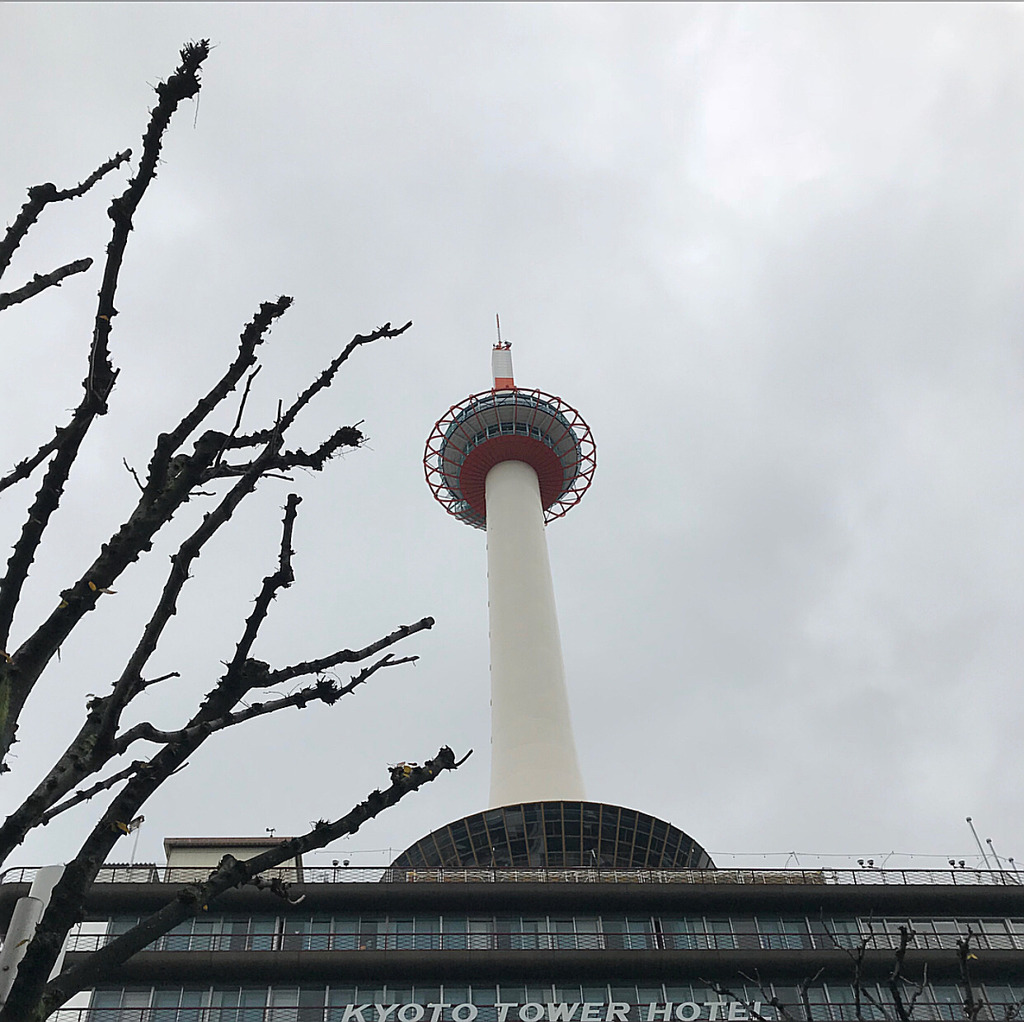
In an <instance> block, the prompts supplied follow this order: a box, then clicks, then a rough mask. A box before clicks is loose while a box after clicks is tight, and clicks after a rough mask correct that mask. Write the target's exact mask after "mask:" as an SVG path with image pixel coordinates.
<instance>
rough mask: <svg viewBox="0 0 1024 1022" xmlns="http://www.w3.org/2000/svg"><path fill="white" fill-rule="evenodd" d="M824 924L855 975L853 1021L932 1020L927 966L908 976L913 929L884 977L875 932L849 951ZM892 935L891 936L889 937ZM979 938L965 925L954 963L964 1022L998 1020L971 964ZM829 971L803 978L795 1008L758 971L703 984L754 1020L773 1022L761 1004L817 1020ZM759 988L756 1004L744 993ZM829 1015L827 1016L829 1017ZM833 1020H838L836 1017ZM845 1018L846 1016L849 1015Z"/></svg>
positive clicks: (1008, 1010) (1007, 1020)
mask: <svg viewBox="0 0 1024 1022" xmlns="http://www.w3.org/2000/svg"><path fill="white" fill-rule="evenodd" d="M822 925H823V927H824V929H825V932H826V933H827V934H828V936H829V938H830V940H831V942H832V946H833V947H834V948H835V949H836V950H837V951H842V952H843V953H844V954H845V955H846V957H847V958H848V959H849V962H850V966H851V972H850V974H849V979H848V982H849V984H850V987H851V988H852V991H853V998H854V999H853V1003H852V1004H844V1005H842V1008H843V1009H852V1010H851V1011H850V1014H849V1017H851V1018H852V1019H853V1020H855V1022H878V1020H885V1022H919V1020H921V1019H922V1018H925V1017H931V1015H930V1013H927V1014H922V1012H921V1011H920V1008H921V1005H922V997H923V996H924V995H925V992H926V990H927V987H928V965H927V963H923V964H922V966H921V973H920V978H919V979H915V978H912V977H911V976H908V975H907V971H906V970H907V964H906V958H907V951H908V950H909V949H910V948H911V947H912V945H913V944H914V943H915V941H916V938H917V936H918V934H917V933H916V932H915V931H914V930H913V929H912V928H911V927H909V926H903V925H901V926H899V927H898V933H899V942H898V944H897V945H896V947H895V948H890V947H889V945H888V944H887V945H886V949H887V950H892V952H893V955H892V959H891V961H890V962H888V963H887V967H886V970H885V973H884V975H883V974H882V973H880V972H879V971H878V970H879V968H880V966H881V965H882V964H886V963H884V962H882V963H879V962H874V963H869V961H868V952H869V951H870V950H872V949H873V948H874V947H875V940H876V937H877V936H878V934H877V933H875V932H871V929H870V927H869V931H868V932H866V933H864V934H863V935H862V936H861V937H860V939H859V940H858V941H857V943H856V944H855V945H854V946H853V947H851V946H849V945H848V943H847V942H846V941H841V940H839V939H838V937H837V936H836V934H835V933H833V932H832V930H831V929H830V928H829V927H828V925H827V924H826V923H825V920H824V918H823V919H822ZM886 936H888V935H886ZM976 938H977V934H976V933H974V931H973V930H972V929H971V928H970V926H968V927H967V932H966V933H965V934H963V935H962V936H960V937H957V939H956V959H957V963H958V965H959V983H958V989H959V992H960V995H961V1001H960V1007H959V1014H958V1016H957V1017H958V1018H960V1019H962V1020H963V1022H978V1020H979V1019H982V1018H994V1017H995V1015H994V1013H993V1012H992V1007H993V1006H991V1005H989V1004H988V1002H987V1001H986V1000H985V999H984V996H983V995H982V994H981V993H980V991H979V990H978V987H977V984H976V983H975V981H974V978H973V975H972V971H971V962H972V961H975V960H976V958H977V955H975V954H974V951H973V950H972V941H975V940H976ZM869 964H872V965H873V970H872V975H874V976H875V978H876V979H878V980H880V981H881V983H882V985H883V986H884V987H885V988H886V989H887V991H888V995H889V996H888V998H883V997H880V996H878V990H877V984H876V983H875V982H873V981H871V980H870V979H869V976H868V966H869ZM824 973H825V967H824V966H823V967H821V968H819V969H818V970H817V971H816V972H815V973H813V974H811V975H808V976H805V977H804V978H803V979H802V980H801V981H800V982H799V983H797V985H796V995H797V1003H796V1004H787V1003H785V1002H783V1001H782V1000H781V999H780V998H779V997H778V995H777V994H775V993H774V992H773V991H772V988H771V984H770V983H767V982H765V981H764V980H763V979H762V978H761V975H760V973H759V972H757V971H756V970H755V972H754V974H753V975H750V974H748V973H745V972H738V974H737V975H738V976H739V978H740V979H742V980H743V981H744V984H745V985H744V986H739V985H737V984H732V983H730V984H729V985H728V986H727V985H725V984H723V983H721V982H718V981H716V980H710V979H703V978H702V979H701V980H700V982H701V983H703V984H704V985H705V986H707V987H709V988H710V989H712V990H714V992H715V993H716V994H718V996H719V997H722V998H725V1000H726V1001H728V1002H730V1003H737V1004H740V1005H742V1006H743V1007H744V1009H745V1010H746V1015H747V1018H749V1019H754V1020H755V1022H771V1016H766V1015H765V1013H764V1012H763V1010H762V1005H765V1006H767V1007H770V1008H772V1009H774V1012H775V1015H774V1018H775V1019H776V1020H779V1019H781V1020H782V1022H814V1020H815V1018H816V1017H818V1018H820V1017H821V1016H820V1015H818V1014H817V1013H816V1011H815V1008H814V1006H813V1005H812V1003H811V999H810V996H809V990H810V989H811V988H812V987H813V986H814V985H815V984H816V983H817V982H818V980H819V979H820V978H821V977H822V975H823V974H824ZM751 987H752V988H755V989H756V990H757V991H758V992H759V995H760V997H759V999H758V1000H752V999H751V998H749V997H748V996H747V994H746V992H745V991H746V990H747V989H749V988H751ZM1003 1007H1004V1014H1003V1022H1014V1020H1015V1019H1017V1018H1019V1017H1020V1014H1021V1010H1022V1008H1024V1005H1022V1004H1020V1003H1015V1004H1006V1005H1004V1006H1003ZM825 1017H828V1016H825ZM833 1017H835V1016H833ZM842 1017H847V1016H846V1015H845V1014H844V1015H843V1016H842Z"/></svg>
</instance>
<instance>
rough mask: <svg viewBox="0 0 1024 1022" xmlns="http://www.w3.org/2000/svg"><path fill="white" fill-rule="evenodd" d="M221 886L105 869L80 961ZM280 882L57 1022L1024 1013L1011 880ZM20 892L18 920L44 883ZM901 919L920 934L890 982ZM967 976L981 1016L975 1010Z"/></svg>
mask: <svg viewBox="0 0 1024 1022" xmlns="http://www.w3.org/2000/svg"><path fill="white" fill-rule="evenodd" d="M206 872H207V870H206V869H205V868H201V867H196V866H189V867H181V866H178V867H175V866H171V867H159V868H158V867H156V866H132V867H109V868H106V869H105V870H104V872H103V874H102V875H101V877H100V882H99V883H97V885H96V886H95V888H94V892H93V897H92V901H91V905H90V918H89V919H88V920H86V921H85V922H83V923H82V924H81V925H80V926H79V928H78V929H77V931H76V932H75V933H73V934H72V936H71V938H70V940H69V943H68V952H67V963H68V964H73V963H74V961H75V959H76V957H77V956H78V955H81V954H87V953H88V952H89V951H91V950H94V949H95V948H96V947H98V946H100V945H102V944H103V943H104V942H105V941H107V940H109V939H111V937H113V936H116V935H117V934H118V933H122V932H124V931H125V930H126V929H128V928H129V927H131V926H133V925H134V924H135V923H136V922H137V921H138V919H139V918H140V916H143V915H145V914H146V913H148V912H150V911H152V910H154V909H156V908H158V907H159V906H160V905H162V904H164V903H165V902H166V901H167V900H168V899H169V898H171V897H173V896H174V892H175V890H176V889H177V888H178V887H179V886H180V885H181V884H182V883H184V882H187V881H189V880H193V879H196V878H198V877H201V876H204V875H205V873H206ZM278 872H279V873H280V875H281V876H282V877H283V878H285V879H287V880H289V881H290V882H291V883H292V887H291V888H290V891H289V895H290V897H289V900H287V901H285V900H282V899H280V898H275V897H274V896H273V895H272V894H270V893H269V892H268V891H256V890H243V891H235V892H232V893H231V894H229V895H227V896H225V897H224V898H223V900H222V903H221V904H219V905H218V906H217V907H216V909H211V911H210V912H208V913H203V914H202V915H200V916H197V917H196V918H194V919H192V920H189V921H188V922H187V923H186V924H184V925H183V926H181V927H179V928H178V929H177V930H175V931H173V932H171V933H169V934H167V935H166V936H165V937H163V938H161V939H160V940H159V941H158V942H157V943H156V944H155V945H153V946H152V947H151V948H149V949H147V950H146V951H145V952H142V953H141V954H139V955H137V956H136V957H135V958H134V959H133V960H131V961H130V962H129V963H128V964H127V965H125V966H124V967H123V969H122V972H121V974H120V975H119V977H118V978H117V981H116V982H114V983H111V984H109V985H107V986H105V987H103V988H101V989H97V990H95V991H93V992H91V993H90V994H89V995H88V1001H87V1003H84V1004H83V1005H82V1006H81V1007H78V1008H66V1009H63V1010H62V1011H61V1012H60V1015H61V1016H62V1018H61V1020H60V1022H671V1020H677V1022H697V1020H701V1022H726V1020H728V1022H737V1020H749V1019H751V1018H754V1019H757V1018H764V1019H785V1018H787V1017H789V1018H793V1019H801V1020H803V1019H812V1020H837V1022H839V1020H843V1022H845V1020H856V1019H869V1020H872V1022H874V1020H882V1019H894V1020H899V1019H901V1018H903V1017H907V1018H911V1019H914V1020H918V1019H922V1020H925V1019H927V1020H930V1019H936V1020H939V1019H945V1020H951V1022H952V1020H956V1019H962V1018H971V1017H974V1018H978V1019H985V1020H989V1019H991V1020H1005V1022H1012V1020H1013V1019H1014V1018H1017V1017H1018V1014H1019V1012H1020V1011H1021V1004H1022V1002H1024V888H1022V887H1021V885H1020V883H1019V882H1018V880H1019V878H1018V877H1017V875H1016V874H1013V873H989V872H984V871H972V870H965V869H960V870H950V871H946V872H929V873H923V872H905V871H897V870H875V869H858V870H853V871H843V870H773V871H748V870H721V869H686V868H683V869H680V868H658V869H651V868H636V869H626V868H621V867H617V868H611V869H609V868H601V867H594V866H582V867H552V866H548V867H535V868H521V869H520V868H500V867H490V868H489V867H471V868H464V869H458V868H428V867H423V866H420V867H403V866H390V867H381V868H378V869H366V868H354V867H349V868H345V867H338V868H327V869H322V868H310V867H305V868H303V867H295V866H293V867H289V868H282V869H281V870H280V871H278ZM2 879H3V882H2V883H0V911H2V912H3V913H5V915H8V914H9V913H10V910H11V907H12V905H13V903H14V901H15V900H16V898H17V897H19V896H20V895H21V894H23V893H24V891H25V890H27V884H28V881H29V879H30V876H29V873H28V872H27V871H17V870H12V871H9V872H8V873H7V874H5V875H4V877H3V878H2ZM295 902H298V903H297V904H296V903H295ZM901 927H902V928H905V929H906V930H907V931H908V932H909V933H911V934H912V937H911V939H910V942H909V945H908V949H907V951H906V955H905V958H904V961H903V965H902V976H901V977H900V978H898V979H897V980H896V981H895V983H893V981H892V980H891V977H892V972H893V969H894V966H895V962H896V957H897V952H898V949H899V947H900V942H901ZM968 935H969V939H968ZM965 939H968V955H967V956H966V960H965V956H964V955H963V953H962V952H961V950H960V948H959V947H958V941H963V940H965ZM964 965H966V967H967V970H968V972H967V978H968V981H969V987H970V990H971V998H972V1000H973V1002H975V1003H976V1004H977V1009H976V1010H974V1009H973V1008H972V1009H971V1010H970V1011H967V1010H965V1006H964V1002H965V999H966V996H967V990H968V984H965V982H964V979H965V977H964V973H963V971H962V970H963V966H964ZM897 992H898V993H899V995H900V997H901V998H902V1010H903V1011H904V1012H906V1015H905V1016H904V1015H901V1013H900V1009H899V1008H898V1007H897V1003H898V999H897V997H896V993H897Z"/></svg>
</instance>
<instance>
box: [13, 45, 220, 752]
mask: <svg viewBox="0 0 1024 1022" xmlns="http://www.w3.org/2000/svg"><path fill="white" fill-rule="evenodd" d="M209 51H210V47H209V42H208V41H206V40H201V41H199V42H197V43H189V44H187V45H186V46H184V47H183V48H182V50H181V63H180V65H179V66H178V68H177V70H176V71H175V72H174V74H172V75H171V76H170V77H169V78H168V79H167V81H165V82H161V83H160V84H158V85H157V87H156V91H157V95H158V97H159V98H158V102H157V104H156V106H154V108H153V110H152V113H151V116H150V121H149V126H148V127H147V129H146V133H145V135H144V136H143V140H142V157H141V159H140V162H139V169H138V172H137V173H136V175H135V177H133V178H131V179H130V180H129V182H128V187H127V188H126V189H125V191H124V192H123V193H122V194H121V195H120V196H118V197H117V198H115V199H114V200H113V202H111V204H110V208H109V209H108V210H107V214H108V216H109V217H110V219H111V220H112V222H113V230H112V233H111V238H110V242H109V243H108V245H107V249H106V258H105V260H104V267H103V280H102V282H101V284H100V290H99V299H98V303H97V309H96V316H95V320H94V324H95V325H94V328H93V335H92V343H91V346H90V349H89V368H88V372H87V374H86V378H85V380H84V381H83V387H84V390H85V394H84V396H83V398H82V401H81V403H80V404H79V406H78V407H77V408H76V409H75V412H74V413H73V416H72V419H71V422H70V423H69V424H68V425H67V426H66V427H65V428H64V429H63V430H61V431H60V432H59V434H58V435H59V441H58V443H57V445H56V447H55V449H54V451H53V455H54V456H53V458H52V460H51V461H50V463H49V465H48V466H47V469H46V471H45V473H44V474H43V482H42V485H41V487H40V489H39V492H38V493H37V494H36V498H35V500H34V501H33V503H32V506H31V507H30V509H29V512H28V515H27V517H26V520H25V523H24V525H23V526H22V530H21V535H20V536H19V538H18V540H17V542H16V543H15V546H14V552H13V553H12V555H11V557H10V559H9V560H8V562H7V573H6V575H5V576H4V578H3V580H2V581H0V649H3V648H6V647H7V644H8V641H9V638H10V630H11V626H12V623H13V620H14V613H15V610H16V608H17V606H18V603H19V601H20V598H21V592H22V588H23V586H24V583H25V579H26V578H27V577H28V572H29V568H30V567H31V565H32V562H33V560H34V559H35V554H36V550H37V549H38V547H39V543H40V542H41V540H42V537H43V534H44V532H45V531H46V527H47V525H48V524H49V521H50V518H51V516H52V515H53V513H54V511H56V509H57V506H58V504H59V503H60V498H61V495H62V494H63V490H64V485H65V483H66V482H67V479H68V476H69V475H70V472H71V468H72V466H73V465H74V463H75V460H76V458H77V456H78V451H79V449H80V446H81V443H82V440H83V439H84V437H85V435H86V433H87V432H88V430H89V428H90V426H91V425H92V423H93V421H94V419H95V417H96V416H97V415H103V414H105V413H106V411H107V398H108V397H109V395H110V391H111V390H112V389H113V386H114V382H115V380H116V379H117V372H116V371H115V369H114V367H113V365H112V364H111V361H110V355H109V339H110V332H111V324H112V321H113V318H114V317H115V316H116V315H117V309H116V308H115V307H114V299H115V297H116V292H117V285H118V277H119V274H120V271H121V264H122V261H123V259H124V252H125V249H126V247H127V244H128V236H129V233H130V232H131V230H132V217H133V216H134V214H135V211H136V210H137V209H138V206H139V203H140V202H141V201H142V198H143V196H144V195H145V193H146V189H147V188H148V187H149V185H150V183H151V182H152V180H153V178H154V177H155V175H156V167H157V161H158V159H159V156H160V150H161V148H162V144H163V135H164V132H165V131H166V129H167V125H168V124H169V123H170V119H171V115H172V114H173V113H174V111H175V110H176V109H177V107H178V105H179V104H180V103H181V102H182V101H183V100H185V99H188V98H190V97H192V96H194V95H195V94H196V93H197V92H198V91H199V87H200V85H199V70H200V67H201V66H202V63H203V61H204V60H205V59H206V57H207V55H208V54H209ZM126 158H127V155H126V154H119V155H118V156H117V157H114V160H113V161H111V165H112V166H116V165H117V164H118V163H120V162H123V159H126ZM105 167H106V165H105ZM106 169H110V168H109V167H107V168H106ZM106 169H105V168H103V167H101V168H100V170H99V171H97V172H96V174H94V175H93V176H92V179H87V180H86V181H85V182H83V183H82V184H81V185H79V187H78V189H70V190H69V192H68V193H67V194H66V195H62V194H61V193H58V192H57V190H56V188H54V187H53V186H52V185H42V186H37V188H36V189H34V190H30V193H29V202H28V203H27V204H26V205H25V206H24V207H23V208H22V212H21V214H20V215H19V217H18V219H17V220H16V221H15V223H14V224H13V225H12V227H11V228H10V230H8V232H7V236H6V238H5V239H4V242H3V243H2V244H0V272H2V270H3V269H5V268H6V266H7V263H8V262H9V260H10V254H11V253H13V251H14V249H15V248H16V247H17V245H18V244H19V243H20V241H21V238H22V237H24V234H25V232H26V231H27V230H28V229H29V227H30V226H31V225H32V223H34V222H35V219H36V217H37V216H38V214H39V210H41V209H42V207H43V206H44V205H46V203H47V202H52V201H58V200H60V199H62V198H71V197H73V196H74V195H75V194H81V193H82V191H84V190H86V189H87V188H88V187H91V183H92V181H93V179H95V180H99V178H100V177H101V176H102V174H103V173H106ZM33 192H34V193H35V194H34V195H33ZM144 531H145V530H144ZM153 531H155V530H153ZM145 543H148V539H144V540H143V544H145ZM141 549H142V546H139V547H136V548H135V549H134V550H133V551H131V552H130V553H129V554H128V558H129V560H134V559H135V557H137V556H138V554H139V551H140V550H141ZM115 560H116V558H115ZM126 563H127V562H126ZM86 581H87V582H91V583H92V587H93V588H92V591H93V592H96V591H97V590H98V589H104V588H107V587H109V585H110V581H109V580H106V579H102V578H100V579H94V578H91V579H87V580H86ZM82 595H84V593H83V594H82ZM64 602H69V601H68V600H67V597H65V598H64ZM94 605H95V601H93V602H91V603H88V605H87V606H84V608H83V612H84V610H88V609H91V608H92V606H94ZM51 618H52V616H51ZM65 618H66V620H65V621H64V622H58V621H52V620H51V619H48V620H47V624H45V625H44V626H43V628H42V629H40V630H38V631H37V632H36V633H35V638H36V640H37V641H36V642H35V643H34V644H32V643H31V640H30V648H29V649H28V650H26V649H25V647H24V646H23V647H22V649H20V650H19V651H18V654H15V660H16V661H18V662H16V663H13V664H12V663H3V664H0V707H3V712H2V714H0V769H3V768H4V767H5V766H6V763H5V761H6V757H7V754H8V752H9V750H10V747H11V745H12V744H13V742H14V740H15V736H16V732H17V723H18V718H19V716H20V713H21V708H22V706H23V705H24V703H25V700H26V699H27V698H28V695H29V693H30V692H31V690H32V688H33V687H34V685H35V682H36V680H37V679H38V677H39V674H40V673H41V672H42V670H43V668H44V667H45V665H46V663H47V662H49V659H50V657H51V656H53V654H54V652H55V651H56V650H57V649H58V648H59V647H60V645H61V643H62V642H63V640H64V638H66V637H67V634H68V632H69V630H70V629H67V630H66V629H65V628H64V627H63V625H66V624H68V623H69V622H68V620H67V619H73V620H72V624H71V626H72V627H73V623H74V622H75V621H77V620H78V618H75V616H74V615H66V616H65ZM40 633H42V634H40ZM19 654H20V656H19Z"/></svg>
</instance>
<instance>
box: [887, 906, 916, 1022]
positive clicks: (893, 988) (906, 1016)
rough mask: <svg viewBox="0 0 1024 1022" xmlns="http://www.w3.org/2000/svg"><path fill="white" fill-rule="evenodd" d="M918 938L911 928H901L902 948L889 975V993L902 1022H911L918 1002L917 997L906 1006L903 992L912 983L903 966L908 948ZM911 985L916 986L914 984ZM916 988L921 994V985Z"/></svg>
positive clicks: (896, 955)
mask: <svg viewBox="0 0 1024 1022" xmlns="http://www.w3.org/2000/svg"><path fill="white" fill-rule="evenodd" d="M916 936H917V934H916V933H915V932H914V931H913V930H912V929H911V928H910V927H909V926H901V927H900V946H899V947H898V948H897V949H896V954H895V957H894V959H893V966H892V971H891V972H890V973H889V992H890V993H891V994H892V1003H893V1007H894V1008H895V1009H896V1017H897V1018H898V1019H899V1020H900V1022H910V1017H911V1012H912V1011H913V1005H914V1002H915V1001H916V1000H917V996H916V995H915V996H913V997H912V998H911V1003H910V1004H909V1005H907V1004H905V1003H904V1001H903V990H902V986H903V984H904V983H910V980H907V979H906V977H904V975H903V965H904V963H905V960H906V957H907V948H908V947H909V946H910V944H911V943H912V942H913V940H914V938H915V937H916ZM911 985H912V986H915V985H914V984H911ZM916 987H917V988H918V993H920V988H921V985H920V984H916Z"/></svg>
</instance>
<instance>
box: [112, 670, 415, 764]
mask: <svg viewBox="0 0 1024 1022" xmlns="http://www.w3.org/2000/svg"><path fill="white" fill-rule="evenodd" d="M417 660H419V657H418V656H406V657H394V656H392V655H391V654H390V653H388V654H387V655H386V656H384V657H381V659H380V660H378V661H376V663H373V664H370V665H369V666H368V667H364V668H363V669H362V670H361V671H360V672H359V673H358V674H356V675H354V676H353V677H352V679H351V680H350V681H349V682H348V684H346V685H339V684H338V683H337V682H335V681H333V680H332V679H330V678H326V677H322V678H318V679H317V681H316V684H314V685H307V686H306V687H305V688H301V689H299V690H298V691H297V692H292V693H291V694H290V695H287V696H281V698H279V699H271V700H268V701H267V702H253V703H250V705H249V706H247V707H246V708H245V709H244V710H236V711H235V712H234V713H228V714H225V715H224V716H223V717H220V718H218V719H217V720H211V721H208V722H206V723H204V724H202V725H200V727H201V728H202V730H204V731H205V733H206V734H207V735H210V734H213V733H214V732H216V731H223V730H224V729H225V728H229V727H234V726H235V725H236V724H244V723H245V722H246V721H247V720H252V719H253V718H255V717H265V716H266V715H267V714H268V713H276V712H277V711H278V710H286V709H288V708H289V707H292V706H294V707H296V708H297V709H300V710H301V709H304V708H305V707H306V706H308V705H309V704H310V703H315V702H319V703H324V704H325V705H326V706H333V705H334V704H335V703H336V702H337V701H338V700H339V699H340V698H341V697H342V696H347V695H348V694H349V693H350V692H352V691H354V690H355V689H356V688H358V687H359V686H360V685H362V684H364V683H365V682H367V681H369V679H370V678H371V677H372V676H373V675H374V674H376V673H377V672H378V671H380V670H383V669H384V668H386V667H398V666H400V665H401V664H412V663H415V662H416V661H417ZM197 733H198V732H196V731H190V730H189V729H188V728H183V729H182V730H180V731H160V730H158V729H157V728H155V727H153V725H152V724H149V723H145V722H144V723H141V724H135V725H134V726H133V727H130V728H129V729H128V730H127V731H125V733H124V734H123V735H119V736H118V738H117V741H116V742H115V743H114V744H115V748H116V750H117V752H118V753H122V752H124V751H125V750H126V749H128V747H129V746H130V745H132V744H133V743H134V742H137V741H145V742H157V743H160V744H164V745H166V744H169V743H171V742H180V741H186V740H188V739H190V738H191V737H193V736H194V735H195V734H197Z"/></svg>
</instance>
